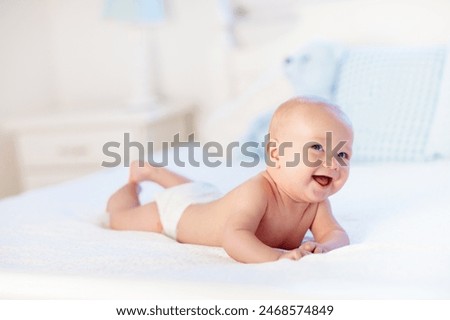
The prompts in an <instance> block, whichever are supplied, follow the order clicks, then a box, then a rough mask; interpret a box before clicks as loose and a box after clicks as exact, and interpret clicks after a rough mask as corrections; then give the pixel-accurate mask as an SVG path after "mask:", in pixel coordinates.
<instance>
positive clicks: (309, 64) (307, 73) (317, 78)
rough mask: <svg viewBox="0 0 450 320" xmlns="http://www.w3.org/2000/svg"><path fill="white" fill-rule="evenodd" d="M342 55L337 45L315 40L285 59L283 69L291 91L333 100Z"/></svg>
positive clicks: (340, 48) (300, 94) (343, 50)
mask: <svg viewBox="0 0 450 320" xmlns="http://www.w3.org/2000/svg"><path fill="white" fill-rule="evenodd" d="M344 54H345V49H344V48H343V47H342V46H341V45H338V44H334V43H331V42H319V41H315V42H312V43H309V44H307V45H306V46H304V47H302V48H300V49H299V50H298V51H297V53H295V54H293V55H291V56H289V57H288V58H286V60H285V63H284V68H285V72H286V75H287V77H288V79H289V80H290V81H291V83H292V85H293V87H294V90H295V94H296V95H299V96H315V97H319V98H322V99H326V100H333V90H334V84H335V82H336V81H335V80H336V75H337V71H338V68H339V64H340V62H341V59H342V58H343V56H344Z"/></svg>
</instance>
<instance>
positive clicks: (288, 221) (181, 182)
mask: <svg viewBox="0 0 450 320" xmlns="http://www.w3.org/2000/svg"><path fill="white" fill-rule="evenodd" d="M269 134H270V140H269V141H270V142H269V143H268V144H267V147H266V152H267V157H268V158H267V161H266V163H267V167H266V170H265V171H263V172H261V173H259V174H258V175H256V176H255V177H253V178H251V179H250V180H248V181H246V182H244V183H243V184H241V185H239V186H238V187H236V188H235V189H233V190H232V191H230V192H228V193H227V194H225V195H224V196H221V195H220V194H219V193H218V192H217V190H216V189H215V188H214V187H213V186H212V185H210V184H206V183H199V182H192V181H191V180H189V179H187V178H185V177H183V176H180V175H178V174H176V173H174V172H171V171H169V170H167V169H165V168H162V167H153V166H151V165H150V164H149V163H142V162H134V163H133V164H132V165H131V167H130V178H129V182H128V183H127V184H126V185H125V186H123V187H122V188H121V189H119V190H118V191H117V192H116V193H114V194H113V195H112V196H111V198H110V199H109V201H108V204H107V212H108V213H109V214H110V227H111V228H112V229H116V230H141V231H152V232H158V233H164V234H166V235H169V236H171V237H173V238H174V239H176V240H177V241H179V242H181V243H191V244H199V245H207V246H220V247H223V248H224V249H225V251H226V252H227V253H228V254H229V255H230V256H231V257H232V258H234V259H235V260H237V261H240V262H244V263H258V262H267V261H275V260H278V259H284V258H286V259H293V260H298V259H300V258H301V257H303V256H305V255H308V254H311V253H325V252H328V251H330V250H333V249H336V248H339V247H342V246H345V245H347V244H349V239H348V236H347V234H346V232H345V231H344V229H343V228H342V227H341V226H340V225H339V224H338V222H337V221H336V220H335V218H334V217H333V215H332V212H331V206H330V202H329V200H328V197H329V196H331V195H332V194H334V193H336V192H337V191H339V190H340V189H341V188H342V186H343V185H344V184H345V182H346V180H347V178H348V175H349V161H350V157H351V151H352V142H353V131H352V127H351V124H350V123H349V121H348V119H347V117H346V116H345V114H344V113H343V112H342V111H340V109H339V108H337V107H336V106H333V105H329V104H327V103H325V102H320V101H315V100H310V99H301V98H293V99H290V100H288V101H286V102H285V103H283V104H282V105H281V106H280V107H278V109H277V110H276V111H275V113H274V115H273V117H272V121H271V123H270V128H269ZM330 138H332V139H330ZM330 140H331V141H330ZM299 159H300V161H299ZM142 181H153V182H156V183H158V184H159V185H161V186H162V187H164V188H166V189H165V190H164V191H163V192H162V193H161V194H159V195H158V196H157V197H156V201H155V202H151V203H148V204H144V205H141V204H140V203H139V199H138V190H139V183H140V182H142ZM308 230H311V232H312V235H313V236H314V241H308V242H304V243H303V244H302V241H303V238H304V236H305V234H306V232H307V231H308Z"/></svg>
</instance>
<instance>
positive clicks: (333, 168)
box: [277, 111, 353, 202]
mask: <svg viewBox="0 0 450 320" xmlns="http://www.w3.org/2000/svg"><path fill="white" fill-rule="evenodd" d="M305 120H307V121H305ZM285 129H286V132H288V133H289V135H288V136H289V137H291V139H290V141H289V140H285V142H290V143H292V147H286V148H284V150H283V151H282V152H280V157H279V160H280V162H279V165H280V167H279V169H278V174H277V176H278V180H279V181H278V183H279V186H280V187H281V188H283V189H284V191H285V192H286V193H287V194H289V196H290V197H291V198H292V199H294V200H296V201H306V202H320V201H323V200H325V199H326V198H328V197H329V196H330V195H332V194H334V193H336V192H337V191H339V190H340V189H341V188H342V187H343V185H344V184H345V182H346V181H347V178H348V176H349V165H350V158H351V154H352V143H353V132H352V129H351V128H350V127H349V126H348V124H347V123H346V122H345V121H343V120H342V119H341V118H339V117H337V116H336V115H335V114H333V113H331V112H328V111H327V112H325V113H323V114H318V115H317V114H316V115H313V116H312V117H309V118H307V119H305V118H302V120H301V121H297V122H296V121H291V122H290V123H288V124H287V127H286V128H285ZM280 151H281V150H280Z"/></svg>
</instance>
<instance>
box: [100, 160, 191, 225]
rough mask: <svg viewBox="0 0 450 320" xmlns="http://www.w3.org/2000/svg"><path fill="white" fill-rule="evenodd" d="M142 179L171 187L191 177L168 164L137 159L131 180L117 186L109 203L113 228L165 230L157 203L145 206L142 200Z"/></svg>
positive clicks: (108, 210) (185, 181)
mask: <svg viewBox="0 0 450 320" xmlns="http://www.w3.org/2000/svg"><path fill="white" fill-rule="evenodd" d="M142 181H153V182H155V183H158V184H159V185H161V186H162V187H164V188H169V187H173V186H176V185H179V184H183V183H187V182H190V181H191V180H189V179H188V178H186V177H183V176H181V175H178V174H176V173H174V172H171V171H169V170H167V169H165V168H158V167H153V166H152V165H150V164H149V163H147V162H139V161H134V162H133V163H132V164H131V166H130V177H129V182H128V183H127V184H126V185H124V186H123V187H122V188H120V189H119V190H117V191H116V192H115V193H114V194H113V195H112V196H111V198H110V199H109V201H108V204H107V208H106V211H107V212H108V213H109V217H110V220H109V222H110V227H111V228H112V229H116V230H137V231H152V232H162V225H161V220H160V218H159V213H158V208H157V206H156V203H155V202H151V203H149V204H146V205H142V206H141V204H140V202H139V196H138V195H139V191H140V187H139V183H140V182H142Z"/></svg>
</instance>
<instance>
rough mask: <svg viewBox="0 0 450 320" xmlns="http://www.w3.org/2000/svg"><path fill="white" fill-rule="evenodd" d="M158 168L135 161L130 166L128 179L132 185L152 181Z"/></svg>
mask: <svg viewBox="0 0 450 320" xmlns="http://www.w3.org/2000/svg"><path fill="white" fill-rule="evenodd" d="M157 170H158V168H156V167H153V166H152V165H151V164H150V163H148V162H145V161H140V160H135V161H133V162H132V163H131V164H130V179H129V181H130V182H132V183H139V182H142V181H149V180H150V181H153V177H154V175H155V173H156V171H157Z"/></svg>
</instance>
